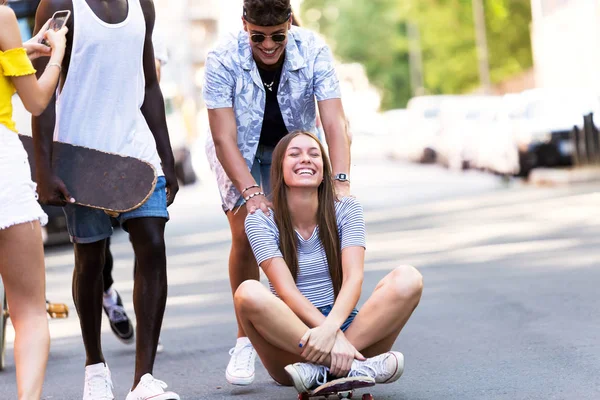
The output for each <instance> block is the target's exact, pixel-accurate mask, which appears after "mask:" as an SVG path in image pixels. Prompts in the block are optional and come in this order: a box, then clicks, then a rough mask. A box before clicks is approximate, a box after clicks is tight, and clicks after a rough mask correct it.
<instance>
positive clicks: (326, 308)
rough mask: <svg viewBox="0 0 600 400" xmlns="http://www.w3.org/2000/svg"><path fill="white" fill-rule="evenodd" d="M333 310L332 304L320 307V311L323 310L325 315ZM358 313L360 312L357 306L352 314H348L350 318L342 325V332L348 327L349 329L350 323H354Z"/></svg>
mask: <svg viewBox="0 0 600 400" xmlns="http://www.w3.org/2000/svg"><path fill="white" fill-rule="evenodd" d="M331 310H333V305H331V306H325V307H319V311H321V314H323V315H324V316H328V315H329V313H330V312H331ZM356 314H358V309H357V308H355V309H354V310H352V312H351V313H350V315H349V316H348V318H347V319H346V321H344V323H343V324H342V326H341V327H340V329H341V330H342V332H346V329H348V328H349V327H350V324H351V323H352V321H354V318H355V317H356Z"/></svg>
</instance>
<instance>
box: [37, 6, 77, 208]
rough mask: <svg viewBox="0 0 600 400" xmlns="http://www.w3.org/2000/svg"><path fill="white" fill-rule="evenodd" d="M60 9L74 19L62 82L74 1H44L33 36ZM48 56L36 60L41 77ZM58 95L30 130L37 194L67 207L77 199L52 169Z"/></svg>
mask: <svg viewBox="0 0 600 400" xmlns="http://www.w3.org/2000/svg"><path fill="white" fill-rule="evenodd" d="M59 10H70V11H71V18H69V21H68V22H67V27H68V28H69V32H68V33H67V47H66V51H65V57H64V59H63V63H62V73H61V81H62V82H64V80H65V77H66V75H67V70H68V66H69V61H70V59H71V49H72V43H73V31H74V29H73V4H72V2H71V0H42V1H41V2H40V5H39V6H38V9H37V12H36V14H35V28H34V35H37V33H38V32H39V31H40V29H42V27H43V26H44V24H45V23H46V21H48V20H49V19H50V18H52V15H53V14H54V13H55V12H56V11H59ZM48 60H49V59H48V58H46V57H40V58H38V59H36V60H35V61H34V62H33V66H34V67H35V69H36V70H37V75H38V77H39V76H40V75H41V74H42V73H43V72H44V71H45V70H46V66H47V64H48ZM55 105H56V98H55V96H53V98H52V100H50V103H49V105H48V107H47V108H46V110H45V111H44V112H43V113H41V114H40V115H39V116H37V117H35V116H34V117H32V119H31V130H32V133H33V143H34V149H35V165H36V177H35V180H36V182H37V185H38V189H37V190H38V195H39V198H40V201H41V202H42V203H44V204H51V205H57V206H64V205H65V204H67V202H73V201H74V199H73V198H72V197H71V195H70V194H69V192H68V190H67V188H66V187H65V184H64V182H63V181H62V180H61V179H60V178H58V177H57V176H56V175H55V174H54V171H53V170H52V162H51V160H52V143H53V136H54V125H55V122H56V114H55V112H56V107H55Z"/></svg>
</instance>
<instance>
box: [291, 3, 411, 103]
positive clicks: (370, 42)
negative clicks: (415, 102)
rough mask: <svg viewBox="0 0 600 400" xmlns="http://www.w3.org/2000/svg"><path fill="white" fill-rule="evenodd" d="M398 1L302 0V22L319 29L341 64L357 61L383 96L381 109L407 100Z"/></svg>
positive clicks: (408, 84)
mask: <svg viewBox="0 0 600 400" xmlns="http://www.w3.org/2000/svg"><path fill="white" fill-rule="evenodd" d="M396 4H397V0H369V1H353V0H304V2H303V4H302V20H303V22H304V23H305V24H306V25H307V26H308V27H309V28H313V29H316V30H318V31H319V32H320V33H321V34H323V35H324V36H325V37H326V38H327V39H328V42H329V43H330V44H331V46H332V48H333V51H334V52H335V54H336V56H337V57H339V58H340V59H341V60H342V61H344V62H358V63H360V64H362V65H363V66H364V67H365V70H366V72H367V76H368V77H369V80H370V81H371V83H372V84H373V85H375V86H376V87H378V88H379V89H380V90H381V93H382V107H383V108H384V109H389V108H397V107H401V106H403V105H405V104H406V101H407V100H408V98H409V97H410V79H409V72H408V71H409V70H408V50H407V49H408V47H407V41H406V38H405V36H406V34H405V28H404V26H405V24H404V20H403V19H402V18H401V15H400V14H399V13H398V12H397V5H396Z"/></svg>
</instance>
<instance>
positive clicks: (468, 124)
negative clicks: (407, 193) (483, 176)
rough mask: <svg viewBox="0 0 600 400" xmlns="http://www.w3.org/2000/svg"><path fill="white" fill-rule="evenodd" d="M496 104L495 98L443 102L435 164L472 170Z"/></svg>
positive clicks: (470, 98) (468, 97)
mask: <svg viewBox="0 0 600 400" xmlns="http://www.w3.org/2000/svg"><path fill="white" fill-rule="evenodd" d="M499 103H500V98H499V97H497V96H481V95H463V96H456V97H454V98H452V99H449V100H447V101H445V102H443V104H442V106H441V108H440V121H441V129H440V134H439V136H438V141H437V144H436V149H437V162H438V163H439V164H441V165H443V166H445V167H448V168H452V169H455V170H463V169H468V168H471V167H474V166H475V164H476V159H477V152H478V149H479V147H480V146H481V140H482V137H483V136H484V131H485V130H486V129H487V127H488V126H489V121H490V120H491V119H492V118H493V115H494V113H495V110H496V108H497V107H498V105H499Z"/></svg>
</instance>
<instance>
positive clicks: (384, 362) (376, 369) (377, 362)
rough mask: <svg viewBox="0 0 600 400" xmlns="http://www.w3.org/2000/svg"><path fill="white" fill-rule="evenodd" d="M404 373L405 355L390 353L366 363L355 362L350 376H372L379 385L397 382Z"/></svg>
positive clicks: (369, 359)
mask: <svg viewBox="0 0 600 400" xmlns="http://www.w3.org/2000/svg"><path fill="white" fill-rule="evenodd" d="M403 372H404V355H403V354H402V353H400V352H399V351H388V352H387V353H383V354H380V355H378V356H376V357H372V358H368V359H367V360H366V361H358V360H354V361H353V362H352V368H351V369H350V373H349V374H348V376H370V377H371V378H373V379H375V382H377V383H392V382H395V381H397V380H398V379H399V378H400V377H401V376H402V373H403Z"/></svg>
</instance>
